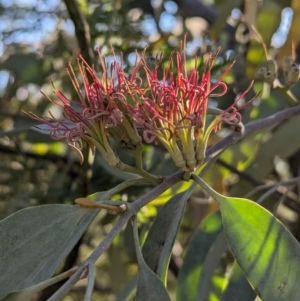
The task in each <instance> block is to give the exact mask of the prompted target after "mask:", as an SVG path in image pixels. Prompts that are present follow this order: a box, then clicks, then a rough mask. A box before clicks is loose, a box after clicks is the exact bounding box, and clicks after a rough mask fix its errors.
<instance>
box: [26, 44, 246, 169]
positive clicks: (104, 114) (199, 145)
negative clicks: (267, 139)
mask: <svg viewBox="0 0 300 301" xmlns="http://www.w3.org/2000/svg"><path fill="white" fill-rule="evenodd" d="M183 48H184V47H182V49H181V51H180V52H176V53H175V54H172V55H171V56H170V59H169V63H168V66H167V67H166V68H165V69H164V70H163V72H162V77H161V78H160V77H159V73H160V71H161V69H160V65H159V63H157V64H156V65H155V67H154V68H153V69H151V68H150V67H149V66H147V64H146V61H145V58H144V55H143V56H139V55H138V54H137V58H138V62H137V64H136V66H135V67H134V68H133V70H132V72H131V75H130V76H126V74H125V73H124V70H123V68H122V64H121V63H118V62H117V60H116V58H115V59H114V61H113V63H112V64H111V66H110V67H107V65H106V62H105V58H104V57H102V56H101V55H100V54H99V58H100V63H101V66H102V70H103V73H102V76H101V77H100V78H99V77H97V75H96V73H95V71H94V70H93V69H92V68H91V67H90V66H89V65H88V64H87V63H86V62H85V61H84V59H83V58H82V57H79V59H78V64H79V69H80V73H81V76H82V80H83V85H84V92H82V91H81V89H80V85H79V83H78V81H77V78H76V76H75V73H74V71H73V69H72V67H71V66H70V65H69V68H68V69H67V71H68V74H69V76H70V78H71V81H72V84H73V86H74V88H75V90H76V92H77V94H78V97H79V99H80V102H77V101H76V102H75V101H71V100H68V99H67V98H66V97H65V96H64V95H63V94H62V93H61V92H60V91H58V90H56V89H55V88H54V92H55V94H56V96H57V98H58V99H59V100H60V103H57V104H58V105H59V106H61V107H62V108H63V115H64V117H65V118H66V120H64V121H58V120H56V119H55V118H54V117H52V118H45V117H44V118H41V117H38V116H36V115H34V114H32V113H30V114H31V116H32V117H33V118H34V119H36V120H38V121H40V122H42V123H44V124H47V126H48V129H49V133H50V135H51V137H52V138H53V139H58V140H65V141H66V142H67V143H68V144H69V145H70V146H71V147H73V148H75V149H76V150H77V151H78V152H79V153H80V154H81V151H80V149H81V148H82V147H83V146H84V144H88V145H89V146H90V147H91V148H92V149H95V148H97V149H98V150H99V151H100V152H101V153H102V154H103V155H104V157H105V158H106V160H107V161H108V162H109V163H110V164H111V165H112V166H114V167H116V168H117V167H118V164H119V163H120V160H119V158H118V157H117V155H116V154H115V152H114V151H113V150H112V148H111V144H110V142H109V137H112V138H113V139H115V140H116V141H117V142H118V143H120V144H121V145H122V146H123V147H124V148H125V149H129V150H134V149H136V148H138V147H140V146H141V140H142V139H141V137H140V136H139V134H138V130H137V127H136V124H137V125H139V126H140V127H141V129H142V131H143V138H144V140H145V141H146V142H147V143H152V142H153V141H155V142H161V143H162V144H163V145H164V147H165V148H166V149H167V150H168V152H169V153H170V155H171V157H172V158H173V160H174V162H175V164H176V165H177V167H178V168H179V169H181V170H183V171H193V170H195V168H197V167H198V166H199V165H201V164H202V163H203V160H204V158H205V150H206V146H207V141H208V138H209V135H210V133H211V132H212V130H217V129H219V128H220V125H221V124H222V123H223V122H225V123H229V124H237V123H239V122H240V119H241V116H240V114H239V112H238V110H237V109H236V108H235V105H236V103H237V101H235V102H234V103H233V104H232V105H231V106H230V107H229V108H228V109H227V110H225V111H223V112H222V113H220V114H219V115H218V116H216V118H215V119H214V121H213V122H211V123H210V124H209V125H207V124H206V117H207V113H208V99H209V97H218V96H221V95H224V94H225V93H226V91H227V86H226V84H225V83H224V82H223V81H222V80H223V78H224V76H225V75H226V74H227V73H228V72H229V70H230V68H231V66H232V65H230V66H229V67H228V68H227V69H226V70H225V72H224V73H223V75H222V76H221V78H220V79H219V80H218V81H217V83H215V84H214V85H212V84H211V68H212V66H213V64H214V62H215V58H216V55H212V54H209V56H208V59H207V60H206V62H205V66H206V68H205V72H204V73H203V74H202V75H201V76H199V74H198V71H197V59H195V67H194V68H193V69H192V70H189V71H187V64H186V59H185V55H184V49H183ZM174 61H175V64H174ZM140 73H144V74H145V77H146V80H145V81H143V80H142V78H141V77H140V76H139V74H140ZM217 88H218V90H220V89H219V88H221V91H220V92H218V93H214V92H215V90H216V89H217ZM245 93H246V92H245ZM243 96H244V94H243V95H242V97H243ZM128 99H130V101H128ZM51 116H52V115H51ZM36 128H37V130H40V131H43V132H44V131H45V128H43V127H41V126H37V127H36Z"/></svg>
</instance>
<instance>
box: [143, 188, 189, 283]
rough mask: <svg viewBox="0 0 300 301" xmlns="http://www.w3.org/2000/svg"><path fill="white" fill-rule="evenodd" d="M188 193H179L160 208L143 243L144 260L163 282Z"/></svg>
mask: <svg viewBox="0 0 300 301" xmlns="http://www.w3.org/2000/svg"><path fill="white" fill-rule="evenodd" d="M189 195H190V193H189V191H188V192H185V193H183V192H182V193H179V194H177V195H175V196H174V197H172V198H171V199H170V201H169V202H167V203H166V204H165V205H164V206H163V207H162V208H161V210H160V211H159V212H158V215H157V217H156V218H155V221H154V223H153V225H152V227H151V229H150V231H149V233H148V236H147V238H146V241H145V243H144V245H143V256H144V260H145V262H146V263H147V264H148V266H149V267H150V268H151V270H153V271H155V272H156V274H158V276H159V277H160V278H161V279H162V280H163V282H164V283H165V282H166V275H167V271H168V265H169V261H170V257H171V252H172V248H173V245H174V241H175V237H176V234H177V231H178V228H179V225H180V221H181V217H182V214H183V212H184V208H185V204H186V200H187V199H188V197H189Z"/></svg>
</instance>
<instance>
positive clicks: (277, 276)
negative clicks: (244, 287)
mask: <svg viewBox="0 0 300 301" xmlns="http://www.w3.org/2000/svg"><path fill="white" fill-rule="evenodd" d="M193 178H194V179H195V180H196V181H197V183H198V184H200V185H201V186H202V187H203V188H204V189H205V190H206V191H207V192H208V193H209V194H210V195H211V196H212V197H213V198H215V199H216V200H217V201H218V203H219V204H220V207H221V213H222V219H223V226H224V230H225V234H226V237H227V240H228V243H229V245H230V248H231V250H232V253H233V254H234V256H235V258H236V260H237V262H238V264H239V266H240V267H241V269H242V270H243V272H244V273H245V275H246V277H247V279H248V280H249V282H250V283H251V285H252V286H253V287H254V289H255V291H256V292H257V294H258V296H259V297H260V298H261V299H263V300H266V301H268V300H272V301H283V300H284V301H285V300H288V301H298V300H299V296H300V286H299V285H295V284H296V283H300V246H299V243H298V242H297V240H296V239H295V238H294V237H293V235H292V234H291V233H290V232H289V231H288V230H287V228H286V227H285V226H284V225H283V224H282V223H281V222H280V221H279V220H278V219H277V218H275V217H274V216H273V215H272V214H271V213H270V212H269V211H267V210H266V209H265V208H263V207H261V206H260V205H258V204H256V203H254V202H252V201H250V200H247V199H242V198H230V197H225V196H222V195H220V194H218V193H217V192H216V191H214V190H213V189H212V188H211V187H209V186H208V185H207V184H206V183H205V182H203V180H201V179H200V178H199V177H197V176H193Z"/></svg>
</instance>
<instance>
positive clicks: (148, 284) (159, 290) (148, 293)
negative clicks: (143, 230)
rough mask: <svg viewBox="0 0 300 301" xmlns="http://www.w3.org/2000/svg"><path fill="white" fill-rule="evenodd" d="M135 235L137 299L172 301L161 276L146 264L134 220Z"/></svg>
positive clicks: (140, 300) (139, 300)
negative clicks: (137, 268)
mask: <svg viewBox="0 0 300 301" xmlns="http://www.w3.org/2000/svg"><path fill="white" fill-rule="evenodd" d="M133 237H134V245H135V251H136V256H137V261H138V267H139V270H138V281H137V292H136V299H135V300H136V301H154V300H155V301H171V299H170V297H169V295H168V292H167V290H166V289H165V287H164V285H163V283H162V282H161V280H160V278H159V277H158V276H157V275H156V274H155V273H154V272H153V271H152V270H151V269H150V268H149V267H148V265H147V264H146V262H145V260H144V258H143V255H142V252H141V247H140V245H139V236H138V229H137V222H136V220H135V221H134V225H133Z"/></svg>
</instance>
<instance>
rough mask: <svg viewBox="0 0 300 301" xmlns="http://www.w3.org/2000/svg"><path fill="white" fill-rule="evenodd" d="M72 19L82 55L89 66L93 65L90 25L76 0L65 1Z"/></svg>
mask: <svg viewBox="0 0 300 301" xmlns="http://www.w3.org/2000/svg"><path fill="white" fill-rule="evenodd" d="M64 2H65V5H66V7H67V10H68V13H69V16H70V19H71V20H72V21H73V23H74V26H75V35H76V38H77V41H78V45H79V48H80V52H81V55H82V56H83V58H84V59H85V60H86V61H87V63H88V64H89V65H91V64H92V63H93V58H94V52H93V48H92V47H91V35H90V28H89V24H88V23H87V21H86V19H85V17H84V15H83V13H82V12H81V11H80V9H79V6H78V3H77V1H76V0H64Z"/></svg>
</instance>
